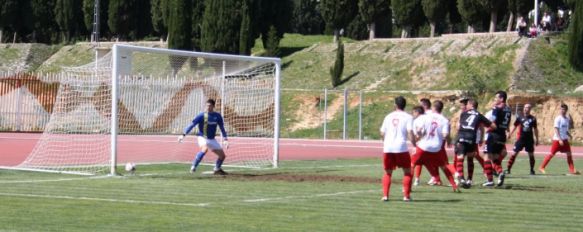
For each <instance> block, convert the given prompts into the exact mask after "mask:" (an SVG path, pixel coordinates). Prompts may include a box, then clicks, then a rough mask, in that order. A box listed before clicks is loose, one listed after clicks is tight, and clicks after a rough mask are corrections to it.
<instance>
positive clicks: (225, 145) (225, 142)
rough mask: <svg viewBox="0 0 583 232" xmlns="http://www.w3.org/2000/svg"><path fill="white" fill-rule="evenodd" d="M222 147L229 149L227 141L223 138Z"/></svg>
mask: <svg viewBox="0 0 583 232" xmlns="http://www.w3.org/2000/svg"><path fill="white" fill-rule="evenodd" d="M223 147H224V148H225V149H229V141H227V140H223Z"/></svg>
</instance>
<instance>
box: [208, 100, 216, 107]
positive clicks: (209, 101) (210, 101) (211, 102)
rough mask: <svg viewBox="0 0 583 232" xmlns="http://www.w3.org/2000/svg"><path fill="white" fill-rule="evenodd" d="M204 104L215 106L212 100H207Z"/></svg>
mask: <svg viewBox="0 0 583 232" xmlns="http://www.w3.org/2000/svg"><path fill="white" fill-rule="evenodd" d="M206 103H208V104H211V105H213V106H215V100H213V99H208V100H206Z"/></svg>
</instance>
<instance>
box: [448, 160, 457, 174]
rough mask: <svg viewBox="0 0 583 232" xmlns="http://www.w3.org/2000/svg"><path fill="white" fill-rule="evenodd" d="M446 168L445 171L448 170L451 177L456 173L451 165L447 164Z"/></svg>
mask: <svg viewBox="0 0 583 232" xmlns="http://www.w3.org/2000/svg"><path fill="white" fill-rule="evenodd" d="M454 160H455V159H454ZM446 167H447V169H449V172H450V173H451V174H452V175H453V174H454V173H455V172H456V170H455V166H453V165H451V164H448V165H447V166H446Z"/></svg>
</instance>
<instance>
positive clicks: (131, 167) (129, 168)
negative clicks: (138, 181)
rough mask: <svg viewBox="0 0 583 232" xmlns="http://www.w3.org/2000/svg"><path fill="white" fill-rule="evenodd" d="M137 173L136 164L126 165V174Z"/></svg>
mask: <svg viewBox="0 0 583 232" xmlns="http://www.w3.org/2000/svg"><path fill="white" fill-rule="evenodd" d="M135 171H136V164H134V163H127V164H126V172H129V173H134V172H135Z"/></svg>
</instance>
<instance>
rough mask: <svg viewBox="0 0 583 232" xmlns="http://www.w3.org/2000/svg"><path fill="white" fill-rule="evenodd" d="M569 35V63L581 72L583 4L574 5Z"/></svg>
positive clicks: (582, 62)
mask: <svg viewBox="0 0 583 232" xmlns="http://www.w3.org/2000/svg"><path fill="white" fill-rule="evenodd" d="M572 23H573V25H571V30H572V31H571V34H570V35H569V62H570V63H571V65H572V66H573V67H574V68H575V69H576V70H579V71H583V3H581V2H577V3H575V9H574V12H573V18H572Z"/></svg>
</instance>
